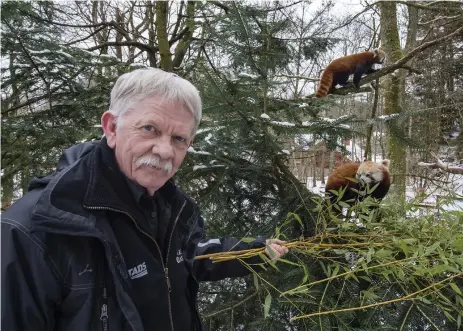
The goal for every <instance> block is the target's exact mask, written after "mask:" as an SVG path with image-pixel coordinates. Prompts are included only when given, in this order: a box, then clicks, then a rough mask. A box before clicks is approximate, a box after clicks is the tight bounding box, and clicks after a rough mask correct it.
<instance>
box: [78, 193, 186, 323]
mask: <svg viewBox="0 0 463 331" xmlns="http://www.w3.org/2000/svg"><path fill="white" fill-rule="evenodd" d="M185 205H186V201H184V202H183V205H182V208H180V211H179V213H178V215H177V217H176V218H175V222H174V225H173V227H172V232H171V233H170V238H169V245H168V246H167V255H166V261H165V262H164V258H163V257H162V251H161V249H160V248H159V245H158V243H157V242H156V240H154V238H153V237H151V236H150V235H149V234H148V233H146V232H145V231H143V230H142V229H141V228H140V227H139V226H138V224H137V222H136V221H135V219H134V218H133V217H132V215H130V214H129V213H127V212H125V211H123V210H119V209H114V208H111V207H90V206H84V207H85V208H87V209H92V210H110V211H114V212H117V213H122V214H124V215H126V216H128V217H129V218H130V219H131V220H132V222H133V223H134V224H135V227H136V228H137V229H138V231H140V232H141V233H143V234H144V235H145V236H147V237H148V238H150V239H151V240H152V241H153V243H154V244H155V246H156V248H157V250H158V253H159V257H160V258H161V264H162V267H163V269H164V276H165V278H166V284H167V289H168V293H167V301H168V303H169V317H170V326H171V328H172V331H175V330H174V318H173V316H172V302H171V298H170V293H171V292H172V287H171V283H170V279H169V268H168V267H167V263H168V261H169V253H170V246H171V244H172V237H173V235H174V230H175V226H176V225H177V222H178V219H179V218H180V214H181V213H182V211H183V208H185ZM103 330H104V329H103ZM105 331H106V330H105Z"/></svg>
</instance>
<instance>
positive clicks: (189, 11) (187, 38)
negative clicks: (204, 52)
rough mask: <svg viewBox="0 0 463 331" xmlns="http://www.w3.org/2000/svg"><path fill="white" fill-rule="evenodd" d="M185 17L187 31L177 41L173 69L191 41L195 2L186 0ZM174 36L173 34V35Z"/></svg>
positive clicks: (182, 57) (178, 65)
mask: <svg viewBox="0 0 463 331" xmlns="http://www.w3.org/2000/svg"><path fill="white" fill-rule="evenodd" d="M186 16H187V17H186V19H185V25H186V28H188V31H187V32H186V33H185V34H184V35H183V37H182V39H180V42H179V43H178V45H177V47H176V48H175V52H174V54H175V55H174V60H173V61H172V67H173V69H174V70H178V68H179V67H180V65H181V64H182V61H183V59H184V57H185V54H186V51H187V50H188V46H189V45H190V43H191V39H192V37H193V32H194V30H195V19H194V16H195V2H194V1H188V4H187V6H186ZM174 37H175V36H174Z"/></svg>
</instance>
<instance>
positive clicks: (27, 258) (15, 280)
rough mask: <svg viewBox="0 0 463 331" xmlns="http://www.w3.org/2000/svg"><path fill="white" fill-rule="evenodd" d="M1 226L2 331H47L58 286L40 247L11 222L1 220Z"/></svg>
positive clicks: (38, 242) (14, 222)
mask: <svg viewBox="0 0 463 331" xmlns="http://www.w3.org/2000/svg"><path fill="white" fill-rule="evenodd" d="M1 226H2V229H1V230H2V233H1V238H2V239H1V240H2V243H1V247H2V250H1V256H2V266H1V279H2V287H1V291H2V292H1V293H2V307H1V311H2V323H1V329H2V330H9V331H29V330H30V331H32V330H33V331H41V330H50V329H52V327H53V321H54V318H53V316H54V307H55V303H57V302H58V300H59V298H60V297H61V293H60V289H61V286H60V285H59V282H58V280H57V277H56V275H55V273H54V272H53V270H52V268H51V267H50V266H49V262H48V261H46V259H45V254H44V252H45V249H44V247H43V244H42V243H41V242H40V240H39V239H38V238H37V237H35V236H34V235H31V234H30V233H29V232H28V231H27V229H26V228H25V227H24V226H23V225H21V224H19V223H18V222H16V221H14V220H11V219H8V218H7V219H5V218H3V217H2V220H1Z"/></svg>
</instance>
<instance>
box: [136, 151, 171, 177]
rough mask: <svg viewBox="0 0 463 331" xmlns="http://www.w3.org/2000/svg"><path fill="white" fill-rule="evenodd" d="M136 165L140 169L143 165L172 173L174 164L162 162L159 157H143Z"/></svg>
mask: <svg viewBox="0 0 463 331" xmlns="http://www.w3.org/2000/svg"><path fill="white" fill-rule="evenodd" d="M135 164H136V165H137V166H138V167H139V166H142V165H147V166H152V167H156V168H161V169H162V170H164V171H166V172H168V173H170V172H171V171H172V162H170V161H166V162H161V158H160V157H159V156H157V155H142V156H140V157H139V158H138V160H137V161H136V162H135Z"/></svg>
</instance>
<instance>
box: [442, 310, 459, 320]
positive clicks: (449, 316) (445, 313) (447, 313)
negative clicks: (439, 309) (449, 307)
mask: <svg viewBox="0 0 463 331" xmlns="http://www.w3.org/2000/svg"><path fill="white" fill-rule="evenodd" d="M444 315H445V316H446V317H447V318H448V319H449V320H451V321H452V322H456V321H455V318H454V317H453V316H452V315H450V313H449V312H447V311H445V310H444Z"/></svg>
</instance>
